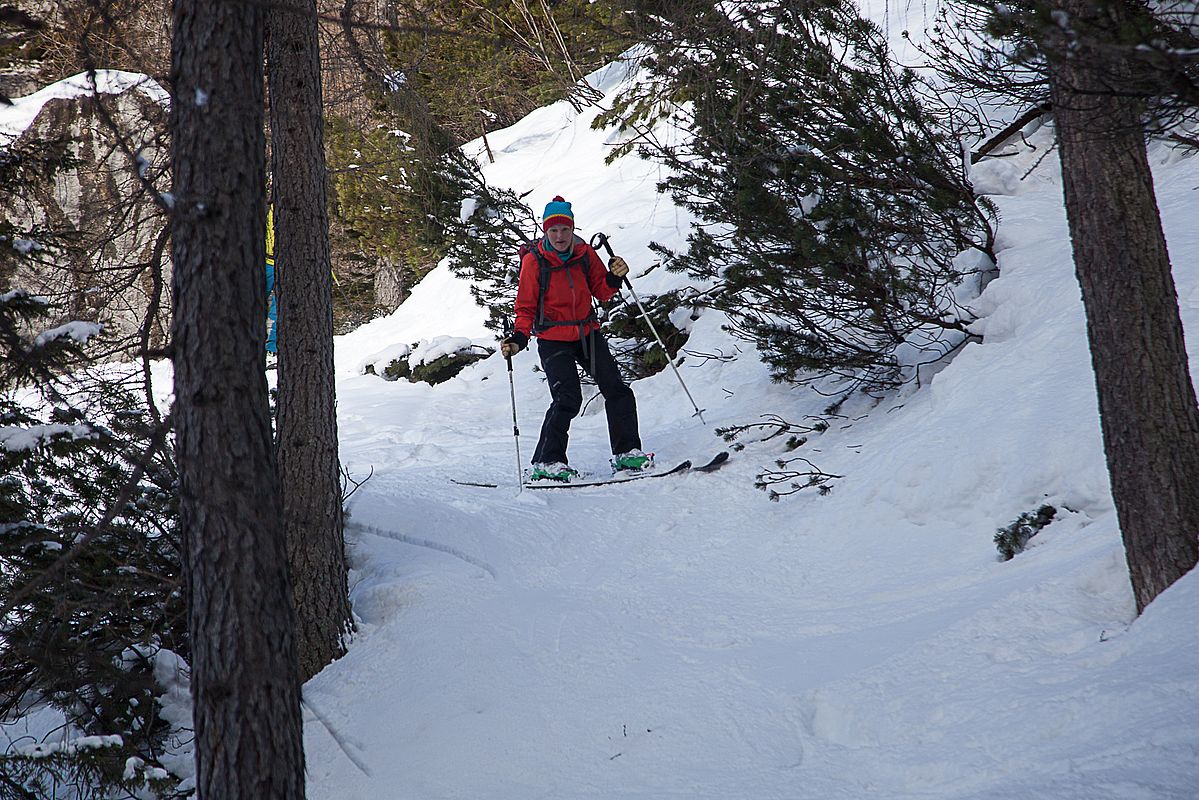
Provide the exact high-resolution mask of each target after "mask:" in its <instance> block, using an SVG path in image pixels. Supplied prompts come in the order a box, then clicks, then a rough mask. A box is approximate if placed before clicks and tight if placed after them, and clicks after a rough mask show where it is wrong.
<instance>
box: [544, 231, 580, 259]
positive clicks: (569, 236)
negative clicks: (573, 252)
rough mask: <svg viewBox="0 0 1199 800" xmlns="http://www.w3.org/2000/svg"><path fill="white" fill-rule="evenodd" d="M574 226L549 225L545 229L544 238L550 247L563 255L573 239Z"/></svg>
mask: <svg viewBox="0 0 1199 800" xmlns="http://www.w3.org/2000/svg"><path fill="white" fill-rule="evenodd" d="M574 235H575V227H574V225H551V226H549V227H548V228H546V229H545V236H546V238H547V239H549V240H550V246H551V247H553V248H554V249H555V250H557V251H558V252H559V253H564V252H566V251H567V250H569V249H570V243H571V241H572V240H573V239H574Z"/></svg>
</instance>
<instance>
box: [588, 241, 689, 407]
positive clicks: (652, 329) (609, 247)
mask: <svg viewBox="0 0 1199 800" xmlns="http://www.w3.org/2000/svg"><path fill="white" fill-rule="evenodd" d="M597 240H598V241H599V246H600V247H602V248H604V249H605V250H607V251H608V258H609V259H612V258H615V257H616V253H614V252H612V245H610V244H609V243H608V235H607V234H606V233H603V232H600V233H597V234H595V236H592V237H591V247H592V249H594V248H595V247H596V241H597ZM624 285H625V286H627V287H629V291H630V292H631V293H632V294H633V301H634V302H636V303H637V308H638V309H640V311H641V316H643V317H645V324H646V325H649V329H650V332H651V333H653V335H654V339H656V340H657V341H658V347H661V348H662V355H663V356H665V357H666V363H667V364H670V368H671V369H672V370H674V376H675V377H676V378H678V379H679V386H682V387H683V392H684V393H685V394H686V395H687V399H688V400H690V401H691V407H692V408H694V409H695V414H693V416H696V417H699V421H700V422H702V423H703V424H705V425H707V424H708V422H707V420H705V419H704V411H703V409H702V408H700V407H699V406H698V405H696V403H695V398H694V397H692V396H691V392H690V391H688V389H687V384H686V383H684V382H683V376H682V375H681V374H680V373H679V368H678V367H676V366H675V365H674V359H673V358H671V357H670V351H669V350H667V349H666V344H665V343H664V342H663V341H662V337H661V336H659V335H658V329H657V328H655V327H654V322H653V320H651V319H650V318H649V314H648V313H646V310H645V306H643V305H641V298H640V297H638V296H637V290H636V289H634V288H633V282H632V281H630V280H629V276H628V275H626V276H625V277H624Z"/></svg>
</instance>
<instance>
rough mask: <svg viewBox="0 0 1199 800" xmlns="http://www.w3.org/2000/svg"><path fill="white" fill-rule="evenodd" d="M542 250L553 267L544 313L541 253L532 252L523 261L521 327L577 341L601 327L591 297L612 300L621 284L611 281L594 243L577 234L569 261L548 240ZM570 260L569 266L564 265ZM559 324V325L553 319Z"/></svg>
mask: <svg viewBox="0 0 1199 800" xmlns="http://www.w3.org/2000/svg"><path fill="white" fill-rule="evenodd" d="M536 249H537V251H538V253H540V255H541V258H542V259H544V260H545V263H546V265H547V266H548V267H549V271H548V274H549V281H548V282H547V285H546V287H545V292H544V294H545V297H544V305H543V306H542V308H541V311H542V312H543V314H544V316H541V315H539V313H538V307H539V305H541V299H542V298H541V295H542V291H541V272H542V268H541V263H540V262H539V261H538V258H537V256H538V253H533V252H529V253H526V254H525V257H524V258H523V259H522V260H521V262H520V284H519V286H518V287H517V290H516V330H517V332H518V333H520V334H522V335H524V336H525V337H529V336H532V335H536V336H538V337H540V338H542V339H551V340H553V341H556V342H573V341H576V340H578V339H579V338H580V335H579V332H580V328H581V329H582V333H583V335H586V334H588V333H590V332H591V331H593V330H595V329H596V328H598V327H599V323H598V322H596V321H595V317H593V316H592V313H591V299H592V298H593V297H594V298H595V299H596V300H599V301H600V302H601V303H606V302H607V301H609V300H611V299H612V297H613V296H614V295H615V294H616V292H617V289H619V287H620V284H619V282H618V283H617V285H616V286H615V287H613V286H612V285H611V284H609V283H608V281H607V277H608V269H607V268H606V267H605V266H604V262H603V261H601V260H600V257H599V255H598V254H596V252H595V250H594V249H592V247H591V245H589V244H587V243H586V242H584V241H583V240H582V239H580V238H579V237H577V236H576V237H575V242H574V248H573V249H572V250H571V254H570V257H569V258H568V259H567V260H566V261H565V262H563V261H562V258H561V257H560V256H559V255H558V254H557V253H556V252H554V249H553V248H552V247H548V246H546V244H545V239H544V238H543V239H541V240H540V241H538V242H537V246H536ZM564 263H565V265H564ZM551 323H557V324H551Z"/></svg>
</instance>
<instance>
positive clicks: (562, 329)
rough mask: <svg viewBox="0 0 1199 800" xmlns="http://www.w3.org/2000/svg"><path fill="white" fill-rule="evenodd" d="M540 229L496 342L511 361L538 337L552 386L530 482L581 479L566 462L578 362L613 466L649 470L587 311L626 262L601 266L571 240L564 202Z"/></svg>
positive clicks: (616, 282)
mask: <svg viewBox="0 0 1199 800" xmlns="http://www.w3.org/2000/svg"><path fill="white" fill-rule="evenodd" d="M542 230H543V231H544V233H545V235H544V236H543V237H542V238H541V239H539V240H538V241H537V243H536V244H535V245H532V246H530V247H529V252H528V253H526V254H525V256H524V258H523V259H521V264H520V284H519V286H518V288H517V292H516V329H515V331H514V332H513V333H512V334H511V335H509V336H508V337H507V338H506V339H504V340H503V342H502V343H501V344H500V352H501V353H502V354H503V356H504V358H508V359H510V358H512V356H514V355H516V354H517V353H519V352H520V351H521V350H523V349H524V348H525V346H526V345H528V343H529V337H530V336H536V337H537V352H538V354H539V355H540V357H541V366H542V368H543V369H544V370H545V376H546V379H547V380H548V382H549V388H550V407H549V410H548V411H546V412H545V421H544V422H543V423H542V426H541V437H540V439H539V440H538V442H537V449H536V450H535V451H534V452H533V470H532V473H531V474H530V478H531V480H554V481H562V482H570V481H571V480H572V479H574V478H577V477H578V476H579V473H578V472H577V471H576V470H574V469H572V468H571V467H570V466H569V463H568V462H567V459H566V443H567V439H568V438H569V431H570V421H571V420H572V419H574V417H575V416H576V415H577V414H578V413H579V409H580V408H581V407H582V405H583V390H582V386H581V385H580V383H579V373H578V370H577V369H576V367H575V364H578V365H580V366H582V367H583V369H584V370H586V371H587V374H588V375H590V376H591V377H592V378H593V379H594V380H595V382H596V383H597V384H599V390H600V393H601V394H603V396H604V401H605V412H606V413H607V416H608V439H609V443H610V444H611V446H612V454H613V455H612V468H613V469H614V470H617V471H620V470H644V469H649V468H650V467H652V466H653V454H652V453H643V452H642V451H641V437H640V436H639V434H638V432H637V400H636V398H635V397H634V396H633V390H632V389H630V388H629V386H628V385H627V384H626V383H625V382H624V381H623V380H622V379H621V377H620V370H619V369H618V368H617V366H616V360H615V359H613V358H612V353H611V351H610V350H609V349H608V342H607V340H605V339H604V336H603V334H601V333H600V330H599V321H598V320H597V319H596V317H595V312H594V310H593V309H592V299H593V298H594V299H595V300H598V301H599V302H601V303H603V302H607V301H608V300H610V299H612V297H613V296H615V294H616V292H617V290H618V289H619V288H620V286H621V283H622V281H623V280H624V277H625V275H627V274H628V272H629V265H628V264H626V263H625V261H624V259H623V258H621V257H620V256H613V257H612V260H611V261H610V262H609V263H608V269H605V268H604V264H603V262H602V261H601V260H600V257H599V255H598V254H596V252H595V250H594V249H593V248H592V247H591V246H590V245H589V244H587V243H586V242H584V241H583V240H582V239H580V238H579V237H578V236H576V235H575V220H574V212H573V210H572V209H571V205H570V203H568V202H566V201H565V200H564V199H562V198H561V197H555V198H554V199H553V201H552V202H550V203H549V204H548V205H547V206H546V207H545V213H544V214H543V215H542ZM609 270H611V271H609Z"/></svg>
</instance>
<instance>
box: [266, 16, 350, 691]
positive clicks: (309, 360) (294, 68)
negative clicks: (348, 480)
mask: <svg viewBox="0 0 1199 800" xmlns="http://www.w3.org/2000/svg"><path fill="white" fill-rule="evenodd" d="M267 52H268V55H267V65H268V75H269V84H270V97H271V103H270V108H271V137H272V138H271V145H272V146H271V155H272V161H273V167H274V168H273V169H272V175H273V176H274V181H273V188H274V203H273V207H274V214H275V217H274V219H275V276H276V278H275V289H276V292H277V293H278V298H279V311H278V314H279V383H278V388H279V399H278V405H277V416H276V429H277V433H278V442H277V447H276V453H277V455H278V463H279V479H280V485H281V488H282V491H283V521H284V527H285V529H286V536H287V552H288V563H289V566H290V568H291V578H292V581H291V582H292V593H293V599H294V604H295V609H296V618H297V626H298V627H297V642H298V656H299V665H300V678H301V680H307V679H308V678H310V677H312V676H313V675H315V674H316V673H317V672H319V671H320V670H321V668H322V667H324V666H325V665H326V664H328V663H329V662H331V661H333V660H334V659H336V658H339V657H341V656H342V655H344V654H345V650H346V639H347V636H348V634H349V633H350V631H352V630H353V627H354V623H353V618H352V616H351V614H350V600H349V595H348V593H349V587H348V581H349V578H348V572H349V568H348V566H347V564H346V555H345V534H344V531H343V529H342V503H341V469H340V462H339V461H338V455H337V452H338V450H337V415H336V408H337V391H336V387H335V384H334V379H333V278H332V272H331V265H330V256H329V215H328V206H327V204H326V200H325V179H326V176H325V147H324V136H323V133H324V114H323V108H322V104H321V73H320V54H319V51H318V49H317V23H316V3H315V1H314V0H284V1H283V2H280V3H278V4H277V5H275V6H273V7H272V15H271V20H270V40H269V47H268V51H267Z"/></svg>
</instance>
